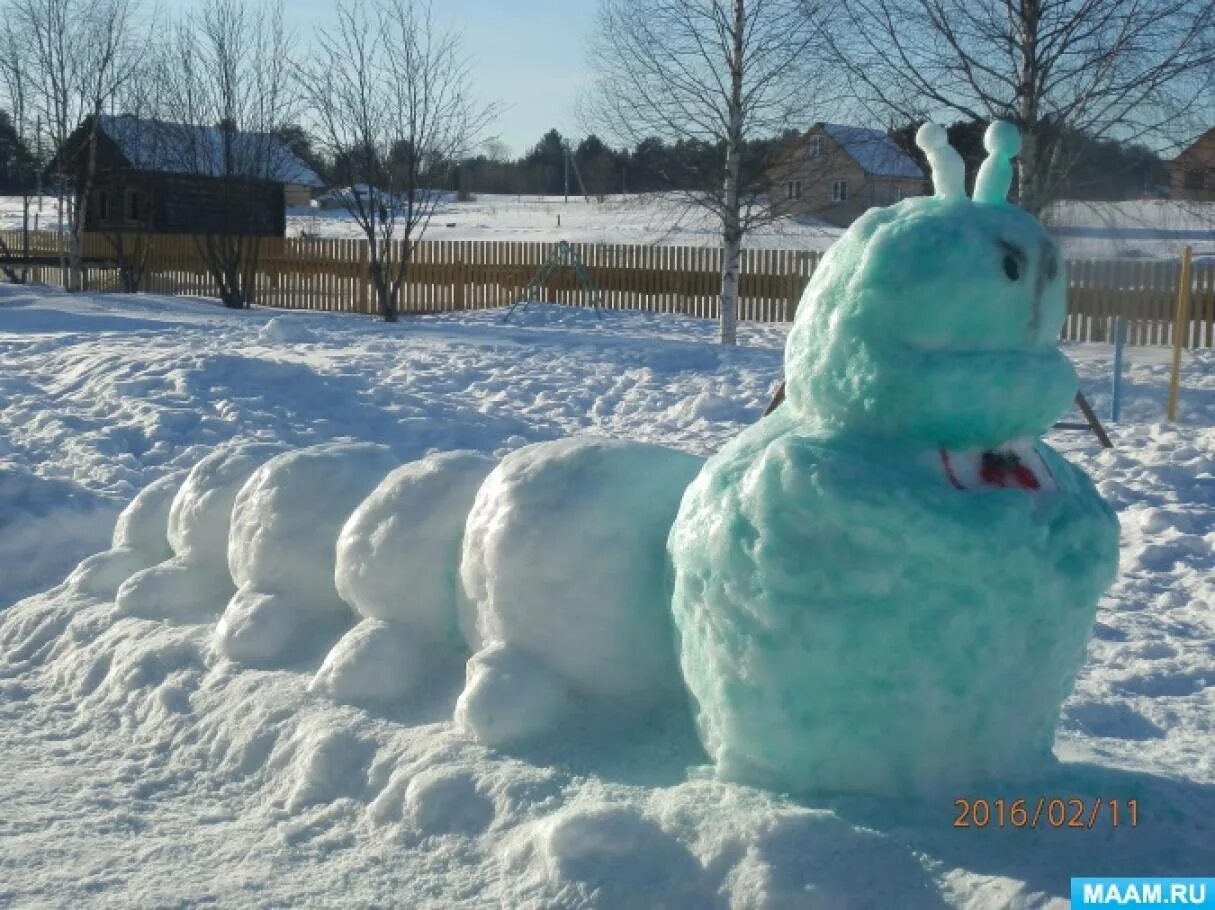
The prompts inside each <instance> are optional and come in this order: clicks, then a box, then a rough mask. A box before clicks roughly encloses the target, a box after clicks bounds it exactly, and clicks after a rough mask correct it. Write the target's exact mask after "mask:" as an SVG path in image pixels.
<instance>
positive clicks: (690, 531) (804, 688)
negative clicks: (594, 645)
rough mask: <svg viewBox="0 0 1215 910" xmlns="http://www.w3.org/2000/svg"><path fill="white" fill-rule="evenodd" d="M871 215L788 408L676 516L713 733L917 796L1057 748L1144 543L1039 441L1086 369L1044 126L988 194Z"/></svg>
mask: <svg viewBox="0 0 1215 910" xmlns="http://www.w3.org/2000/svg"><path fill="white" fill-rule="evenodd" d="M916 141H917V143H918V144H919V145H920V147H921V148H922V149H923V150H924V151H925V153H926V154H927V156H928V159H929V161H930V163H931V165H932V169H933V180H934V183H935V187H936V195H935V196H933V197H920V198H913V199H907V200H905V201H903V202H900V203H899V204H897V205H894V206H891V207H889V208H884V209H875V210H871V211H869V212H868V213H866V214H865V215H864V216H862V217H861V218H860V219H859V220H858V221H857V222H856V223H855V224H853V226H852V227H851V228H850V229H849V230H848V231H847V232H846V233H845V234H844V236H843V237H841V238H840V240H839V241H838V242H837V243H836V244H835V245H834V246H833V247H832V248H831V250H830V251H829V252H828V253H827V255H826V256H825V257H824V259H823V261H822V263H821V265H820V266H819V268H818V269H817V271H816V272H815V274H814V277H813V279H812V280H811V282H810V284H809V286H808V287H807V289H806V292H805V295H804V296H803V298H802V302H801V306H800V308H799V309H798V314H797V318H796V321H795V323H794V325H793V328H792V331H791V333H790V336H789V340H788V345H787V347H786V350H785V372H786V402H785V404H784V405H782V406H781V407H780V408H778V409H777V410H775V411H774V412H773V413H772V414H771V415H770V416H768V417H766V418H764V419H763V420H762V421H761V422H760V423H758V424H756V425H755V426H753V427H751V428H749V429H748V430H746V431H745V432H743V433H742V434H741V435H740V436H739V437H738V438H736V439H734V440H732V441H731V442H730V443H729V444H728V445H726V446H725V447H724V448H723V449H722V451H721V452H719V453H718V454H717V455H715V456H714V457H712V458H711V459H709V461H708V463H707V464H706V465H705V468H704V470H703V471H702V472H701V474H700V476H699V477H698V478H697V479H696V481H695V482H694V483H693V484H692V486H691V487H690V488H689V490H688V491H687V494H686V495H685V497H684V499H683V503H682V506H681V508H680V512H679V517H678V519H677V521H676V522H675V525H674V527H673V529H672V531H671V537H670V552H671V557H672V560H673V563H674V568H675V592H674V598H673V612H674V619H675V623H676V626H677V628H678V633H679V640H680V659H681V664H682V668H683V675H684V679H685V681H686V683H687V685H688V688H689V689H690V691H691V693H692V695H693V696H694V698H695V700H696V703H697V718H698V725H699V728H700V732H701V737H702V739H703V742H704V744H705V746H706V748H707V749H708V751H709V754H710V756H711V757H712V759H713V760H714V761H715V763H716V764H717V766H718V769H719V772H720V773H721V774H722V775H723V776H725V777H727V778H732V779H737V780H742V781H747V782H752V783H756V784H760V785H766V786H773V787H778V788H781V789H787V790H792V791H808V790H830V791H854V792H866V793H888V794H901V793H908V792H926V791H933V790H938V789H948V788H953V789H956V788H958V787H961V786H965V785H967V784H969V783H974V782H979V781H984V780H988V781H995V780H1000V781H1008V780H1012V779H1016V778H1019V777H1024V776H1026V775H1030V774H1032V773H1034V771H1035V770H1038V769H1040V768H1041V767H1042V764H1043V762H1044V761H1045V760H1047V758H1048V757H1049V755H1050V749H1051V744H1052V742H1053V738H1054V726H1055V721H1056V719H1057V717H1058V713H1059V708H1060V706H1061V704H1062V702H1063V700H1064V698H1065V697H1066V696H1067V695H1068V693H1069V692H1070V691H1071V688H1072V685H1073V682H1074V678H1075V674H1076V672H1077V671H1078V669H1079V667H1080V665H1081V663H1082V661H1083V659H1084V654H1085V645H1086V642H1087V639H1088V635H1089V632H1090V629H1091V626H1092V622H1093V618H1094V614H1095V611H1096V603H1097V599H1098V597H1099V596H1100V595H1101V593H1102V592H1103V591H1104V590H1105V588H1106V586H1107V585H1108V584H1109V582H1110V581H1111V580H1112V578H1113V575H1114V572H1115V569H1116V565H1117V559H1118V525H1117V520H1116V518H1115V517H1114V514H1113V512H1112V510H1111V509H1110V508H1109V507H1108V506H1107V505H1106V503H1105V502H1104V501H1103V500H1102V499H1101V498H1100V496H1098V494H1097V492H1096V491H1095V489H1094V487H1093V485H1092V483H1091V482H1090V480H1089V479H1088V477H1087V476H1086V475H1085V474H1084V473H1083V472H1082V471H1081V470H1079V469H1078V468H1076V467H1074V466H1073V465H1071V464H1069V463H1068V462H1067V461H1065V460H1064V459H1063V458H1062V457H1060V456H1059V455H1058V454H1057V453H1056V452H1054V451H1053V450H1052V449H1051V448H1050V447H1049V446H1047V445H1046V444H1045V443H1044V442H1042V441H1041V439H1040V438H1039V437H1040V436H1041V435H1042V434H1043V433H1044V432H1045V431H1046V430H1047V429H1048V428H1049V427H1050V426H1051V424H1052V423H1053V422H1054V420H1055V418H1056V417H1057V416H1058V415H1059V414H1061V413H1063V412H1064V410H1065V409H1066V408H1067V407H1068V405H1069V403H1070V402H1071V400H1072V397H1073V396H1074V394H1075V391H1076V384H1077V382H1076V377H1075V374H1074V372H1073V370H1072V367H1071V365H1070V363H1069V362H1068V360H1067V358H1066V357H1065V356H1064V355H1063V354H1062V353H1061V352H1060V351H1059V350H1058V349H1057V347H1056V339H1057V338H1058V335H1059V329H1060V327H1061V324H1062V320H1063V318H1064V314H1065V276H1064V270H1063V263H1062V260H1061V258H1060V255H1059V251H1058V249H1057V248H1056V246H1055V244H1054V243H1053V242H1052V240H1051V239H1050V237H1049V236H1048V235H1047V233H1046V231H1045V230H1044V229H1043V228H1042V226H1041V225H1040V224H1039V223H1038V222H1037V221H1036V220H1035V219H1034V218H1033V217H1031V216H1030V215H1029V214H1027V213H1025V212H1023V211H1021V210H1019V209H1017V208H1015V207H1013V206H1012V205H1010V204H1008V203H1007V202H1006V200H1005V197H1006V195H1007V193H1008V187H1009V182H1010V178H1011V173H1012V171H1011V164H1010V159H1011V158H1012V157H1013V156H1014V155H1015V154H1016V153H1017V151H1018V148H1019V144H1020V139H1019V136H1018V134H1017V132H1016V130H1015V129H1014V128H1013V127H1012V126H1011V125H1010V124H1006V123H993V124H992V125H991V126H990V127H989V129H988V131H987V134H986V138H985V145H986V148H987V150H988V153H989V155H988V158H987V160H986V161H985V162H984V164H983V166H982V168H981V170H980V172H979V174H978V177H977V180H976V185H975V191H974V199H973V200H971V199H968V198H967V197H966V194H965V189H964V184H963V167H962V161H961V158H960V157H959V156H958V154H957V153H956V152H955V151H954V150H953V149H952V148H950V147H949V145H948V143H947V141H946V138H945V132H944V130H943V129H941V128H940V127H938V126H935V125H931V124H930V125H926V126H924V127H923V128H922V129H921V130H920V132H919V134H918V135H917V137H916Z"/></svg>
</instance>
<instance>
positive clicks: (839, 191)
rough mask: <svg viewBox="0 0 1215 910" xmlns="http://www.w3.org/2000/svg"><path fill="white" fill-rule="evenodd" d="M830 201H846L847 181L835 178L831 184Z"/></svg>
mask: <svg viewBox="0 0 1215 910" xmlns="http://www.w3.org/2000/svg"><path fill="white" fill-rule="evenodd" d="M831 201H832V202H847V201H848V181H847V180H837V181H835V182H834V183H833V184H831Z"/></svg>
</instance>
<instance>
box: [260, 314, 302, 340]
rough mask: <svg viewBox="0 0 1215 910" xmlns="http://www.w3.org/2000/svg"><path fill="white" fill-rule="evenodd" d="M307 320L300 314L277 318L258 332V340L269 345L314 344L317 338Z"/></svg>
mask: <svg viewBox="0 0 1215 910" xmlns="http://www.w3.org/2000/svg"><path fill="white" fill-rule="evenodd" d="M306 318H307V317H303V318H301V317H300V315H299V314H293V315H291V316H275V317H274V318H273V319H271V320H270V321H269V322H267V323H266V324H265V325H264V326H262V327H261V328H260V329H258V330H257V340H258V341H260V342H261V343H262V344H268V345H276V344H301V343H307V342H314V341H316V336H315V334H314V333H313V331H312V328H311V326H309V325H307V324H306Z"/></svg>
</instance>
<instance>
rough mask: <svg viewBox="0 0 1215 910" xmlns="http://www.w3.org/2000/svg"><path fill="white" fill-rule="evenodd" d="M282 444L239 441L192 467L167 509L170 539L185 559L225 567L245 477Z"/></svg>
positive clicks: (247, 477)
mask: <svg viewBox="0 0 1215 910" xmlns="http://www.w3.org/2000/svg"><path fill="white" fill-rule="evenodd" d="M281 451H282V449H281V448H280V447H278V446H273V445H256V444H255V445H237V446H230V447H226V448H222V449H217V450H216V451H214V452H212V453H211V454H210V455H207V456H206V457H205V458H203V459H202V460H201V461H199V462H198V463H197V464H196V465H194V467H193V468H191V469H190V473H189V475H188V476H187V477H186V480H185V483H183V484H182V485H181V489H180V490H179V491H178V493H177V496H176V497H174V499H173V505H172V507H171V509H170V510H169V543H170V544H171V545H172V546H173V552H174V553H176V554H177V555H178V556H181V557H183V558H184V559H185V561H187V562H191V563H194V564H195V565H205V566H207V567H209V568H210V567H214V568H216V569H226V568H227V562H228V531H229V524H230V522H231V518H232V505H233V503H235V502H236V494H237V493H239V492H240V489H241V487H242V486H244V484H245V481H247V480H248V479H249V477H250V476H251V475H252V474H253V472H254V471H256V470H257V469H258V468H259V467H261V466H262V464H264V463H265V462H266V461H268V460H269V459H270V458H271V457H272V456H274V455H276V454H278V453H279V452H281Z"/></svg>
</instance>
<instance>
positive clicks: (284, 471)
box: [215, 442, 397, 666]
mask: <svg viewBox="0 0 1215 910" xmlns="http://www.w3.org/2000/svg"><path fill="white" fill-rule="evenodd" d="M396 465H397V460H396V457H395V456H394V455H393V454H392V450H391V449H389V448H388V447H387V446H384V445H377V444H373V443H343V442H332V443H322V444H320V445H315V446H309V447H307V448H303V449H295V450H293V451H290V452H284V453H282V454H281V455H277V456H275V457H274V458H271V459H270V460H269V461H267V462H266V463H265V464H263V465H262V466H261V467H259V468H258V469H257V470H256V471H255V472H254V473H253V474H252V476H251V477H250V478H249V480H248V481H247V482H246V483H245V484H244V486H242V487H241V489H240V492H239V493H238V494H237V496H236V500H235V503H234V504H233V506H232V513H231V514H232V527H231V533H230V535H229V537H228V541H227V544H228V549H227V552H228V567H229V569H230V570H231V572H232V580H233V581H234V582H236V585H237V591H236V593H235V594H234V595H233V596H232V599H231V600H230V601H229V602H228V606H227V608H226V609H225V610H224V614H223V616H222V617H220V620H219V623H218V624H217V625H216V627H215V643H216V647H217V649H218V650H219V652H220V653H222V654H223V655H225V656H226V657H229V658H232V659H233V660H237V661H241V662H244V663H247V664H252V665H261V666H266V665H278V666H283V665H292V664H296V663H298V662H299V661H300V660H301V659H304V660H307V659H308V658H310V657H311V656H313V655H314V654H315V653H317V652H318V650H319V651H320V652H321V653H323V652H324V651H325V650H327V649H328V648H329V647H331V646H332V645H333V644H334V643H336V641H337V638H338V637H339V636H340V635H341V634H342V633H343V632H345V631H346V629H347V628H348V627H349V626H350V625H351V623H352V621H353V619H354V614H353V613H352V612H351V610H350V607H349V606H348V605H347V604H346V603H344V602H343V601H342V599H341V597H340V595H339V594H338V591H337V588H336V587H335V571H336V555H335V544H336V541H337V537H338V532H339V531H340V529H341V527H342V525H343V524H345V522H346V520H347V518H349V516H350V514H351V513H352V512H353V511H354V510H355V508H356V507H357V506H358V505H359V503H361V502H362V501H363V499H364V498H365V497H366V496H367V494H368V493H370V492H371V491H372V489H374V488H375V486H376V484H377V483H379V481H380V480H381V479H382V478H383V477H384V475H385V474H387V473H388V472H389V471H390V470H392V469H393V468H394V467H396ZM322 645H323V647H321V646H322Z"/></svg>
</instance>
